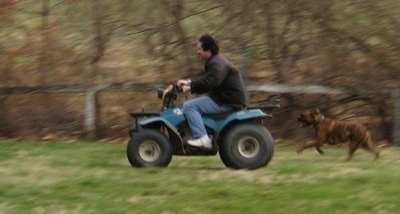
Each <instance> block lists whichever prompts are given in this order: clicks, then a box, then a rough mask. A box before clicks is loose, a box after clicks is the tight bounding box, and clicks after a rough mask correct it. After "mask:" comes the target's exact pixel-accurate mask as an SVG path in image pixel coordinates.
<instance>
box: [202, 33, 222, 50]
mask: <svg viewBox="0 0 400 214" xmlns="http://www.w3.org/2000/svg"><path fill="white" fill-rule="evenodd" d="M199 42H200V43H201V47H202V48H203V50H205V51H208V50H209V51H211V53H212V54H218V53H219V45H218V41H217V40H216V39H214V38H213V37H212V36H211V35H210V34H204V35H202V36H201V37H200V38H199Z"/></svg>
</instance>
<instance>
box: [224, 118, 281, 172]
mask: <svg viewBox="0 0 400 214" xmlns="http://www.w3.org/2000/svg"><path fill="white" fill-rule="evenodd" d="M273 152H274V143H273V139H272V136H271V134H270V133H269V131H268V130H267V129H266V128H265V127H263V126H262V125H260V124H256V123H244V124H239V125H237V126H235V127H233V128H232V129H231V130H229V131H228V133H227V134H226V135H225V137H224V139H223V140H222V143H221V145H220V147H219V154H220V157H221V160H222V162H223V163H224V164H225V166H227V167H229V168H233V169H257V168H260V167H264V166H266V165H267V164H268V163H269V161H270V160H271V159H272V155H273Z"/></svg>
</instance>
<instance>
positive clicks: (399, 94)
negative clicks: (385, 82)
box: [392, 88, 400, 146]
mask: <svg viewBox="0 0 400 214" xmlns="http://www.w3.org/2000/svg"><path fill="white" fill-rule="evenodd" d="M392 99H393V103H394V130H393V142H394V143H395V144H396V145H397V146H400V88H397V89H394V90H393V92H392Z"/></svg>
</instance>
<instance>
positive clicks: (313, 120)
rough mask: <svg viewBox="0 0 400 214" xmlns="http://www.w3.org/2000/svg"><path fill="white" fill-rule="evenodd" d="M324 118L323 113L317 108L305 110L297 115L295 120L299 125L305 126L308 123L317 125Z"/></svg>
mask: <svg viewBox="0 0 400 214" xmlns="http://www.w3.org/2000/svg"><path fill="white" fill-rule="evenodd" d="M323 119H324V115H323V114H322V113H321V111H320V110H319V109H318V108H313V109H311V110H308V111H305V112H303V113H301V114H300V115H299V116H297V121H298V122H299V123H300V127H306V126H309V125H314V126H315V125H317V124H318V123H319V122H321V121H322V120H323Z"/></svg>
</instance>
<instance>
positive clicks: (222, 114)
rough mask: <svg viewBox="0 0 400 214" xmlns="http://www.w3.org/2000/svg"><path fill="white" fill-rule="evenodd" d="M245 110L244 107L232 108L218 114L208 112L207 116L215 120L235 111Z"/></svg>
mask: <svg viewBox="0 0 400 214" xmlns="http://www.w3.org/2000/svg"><path fill="white" fill-rule="evenodd" d="M243 110H244V109H232V110H231V111H227V112H222V113H216V114H207V116H208V117H210V118H211V119H213V120H221V119H224V118H226V117H228V116H229V115H231V114H233V113H236V112H239V111H243Z"/></svg>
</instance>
